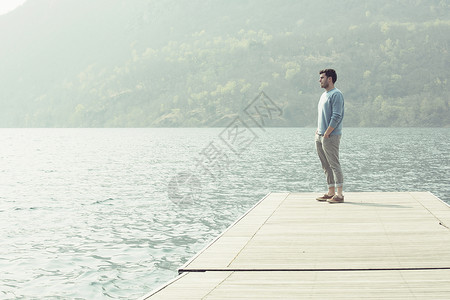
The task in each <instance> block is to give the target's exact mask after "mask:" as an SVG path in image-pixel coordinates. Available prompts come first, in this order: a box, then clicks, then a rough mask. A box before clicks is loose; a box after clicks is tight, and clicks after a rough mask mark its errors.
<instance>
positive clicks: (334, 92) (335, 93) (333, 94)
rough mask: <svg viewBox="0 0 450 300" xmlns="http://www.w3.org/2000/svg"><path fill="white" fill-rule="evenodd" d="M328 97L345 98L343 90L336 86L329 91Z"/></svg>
mask: <svg viewBox="0 0 450 300" xmlns="http://www.w3.org/2000/svg"><path fill="white" fill-rule="evenodd" d="M328 97H329V98H335V97H339V98H342V99H343V98H344V95H343V94H342V92H341V90H339V89H338V88H334V89H332V90H331V91H329V92H328Z"/></svg>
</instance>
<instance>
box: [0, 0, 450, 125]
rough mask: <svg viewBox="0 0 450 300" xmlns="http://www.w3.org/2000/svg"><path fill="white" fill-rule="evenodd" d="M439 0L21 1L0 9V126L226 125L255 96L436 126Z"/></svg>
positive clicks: (285, 113)
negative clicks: (322, 82) (323, 103)
mask: <svg viewBox="0 0 450 300" xmlns="http://www.w3.org/2000/svg"><path fill="white" fill-rule="evenodd" d="M449 3H450V2H448V1H445V0H442V1H440V0H423V1H421V0H415V1H412V0H411V1H407V0H398V1H387V0H382V1H356V0H343V1H332V0H324V1H309V0H282V1H267V0H229V1H223V0H209V1H206V0H190V1H187V0H186V1H185V0H181V1H180V0H157V1H156V0H155V1H154V0H133V1H126V0H94V1H92V0H60V1H56V0H28V1H27V2H26V3H25V5H24V6H22V7H20V8H19V9H17V10H16V11H14V12H12V13H10V14H7V15H4V16H0V39H1V41H2V45H1V47H0V80H1V89H0V126H1V127H156V126H158V127H160V126H165V127H169V126H184V127H190V126H226V125H228V124H229V122H230V120H232V118H234V117H235V116H237V115H240V114H242V112H243V110H244V108H245V107H246V106H247V105H248V104H249V103H250V102H251V101H252V100H253V99H254V98H255V97H256V96H257V95H258V94H259V93H260V92H261V91H264V92H265V94H266V95H267V96H269V97H270V99H272V100H273V101H274V102H275V103H276V104H277V105H278V106H279V107H280V108H281V110H282V115H281V116H280V117H278V118H277V119H276V120H274V122H273V124H271V125H273V126H313V125H314V123H315V121H316V105H317V101H318V99H319V96H320V94H321V93H322V91H323V90H321V89H320V86H319V83H318V76H319V74H318V71H319V70H320V69H323V68H335V69H336V70H337V72H338V81H337V83H336V86H337V87H338V88H339V89H341V90H342V92H343V93H344V97H345V101H346V102H345V105H346V114H345V126H368V127H375V126H450V117H449V113H450V112H449V98H450V96H449V95H450V91H449V82H448V78H449V75H450V55H449V46H450V45H449V41H450V4H449Z"/></svg>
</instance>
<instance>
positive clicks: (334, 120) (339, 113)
mask: <svg viewBox="0 0 450 300" xmlns="http://www.w3.org/2000/svg"><path fill="white" fill-rule="evenodd" d="M317 110H318V125H317V132H318V133H319V134H324V133H325V131H326V130H327V128H328V127H329V126H331V127H333V128H334V130H333V132H332V133H331V134H330V135H341V134H342V119H343V118H344V96H343V95H342V92H341V91H340V90H338V89H337V88H334V89H332V90H330V91H328V92H327V91H325V92H324V93H323V94H322V96H320V100H319V105H318V106H317Z"/></svg>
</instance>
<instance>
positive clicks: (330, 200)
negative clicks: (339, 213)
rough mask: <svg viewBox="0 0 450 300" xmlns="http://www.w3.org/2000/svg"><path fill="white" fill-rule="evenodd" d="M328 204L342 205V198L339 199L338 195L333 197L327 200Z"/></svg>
mask: <svg viewBox="0 0 450 300" xmlns="http://www.w3.org/2000/svg"><path fill="white" fill-rule="evenodd" d="M327 201H328V203H342V202H344V196H342V197H339V196H338V195H334V196H333V198H331V199H328V200H327Z"/></svg>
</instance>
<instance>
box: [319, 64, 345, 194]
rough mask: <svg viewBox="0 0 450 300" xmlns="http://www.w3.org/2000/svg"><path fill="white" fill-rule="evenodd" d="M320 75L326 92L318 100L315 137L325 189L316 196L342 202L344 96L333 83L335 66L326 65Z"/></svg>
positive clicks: (335, 76)
mask: <svg viewBox="0 0 450 300" xmlns="http://www.w3.org/2000/svg"><path fill="white" fill-rule="evenodd" d="M319 75H320V79H319V82H320V87H322V88H324V89H325V92H324V93H323V94H322V96H321V97H320V100H319V105H318V126H317V131H316V137H315V140H316V148H317V153H318V155H319V158H320V162H321V163H322V168H323V170H324V172H325V175H326V177H327V184H328V193H326V194H325V195H323V196H321V197H318V198H316V200H317V201H328V202H329V203H342V202H344V195H343V193H342V190H343V184H344V177H343V175H342V169H341V164H340V163H339V143H340V140H341V135H342V120H343V118H344V96H343V95H342V93H341V91H340V90H338V89H337V88H335V87H334V84H335V82H336V80H337V74H336V71H335V70H333V69H325V70H322V71H320V72H319Z"/></svg>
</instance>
